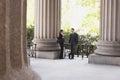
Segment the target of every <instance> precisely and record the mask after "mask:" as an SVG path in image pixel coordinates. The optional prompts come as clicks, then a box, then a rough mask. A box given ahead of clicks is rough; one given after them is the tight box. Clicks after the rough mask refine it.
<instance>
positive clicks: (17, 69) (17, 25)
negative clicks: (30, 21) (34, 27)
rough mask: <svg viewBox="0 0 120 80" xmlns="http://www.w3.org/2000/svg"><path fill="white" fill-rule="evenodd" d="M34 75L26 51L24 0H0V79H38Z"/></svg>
mask: <svg viewBox="0 0 120 80" xmlns="http://www.w3.org/2000/svg"><path fill="white" fill-rule="evenodd" d="M35 76H36V75H35V74H34V72H33V71H32V70H31V68H30V67H29V65H28V61H27V53H26V0H0V80H40V78H39V79H35ZM36 78H38V77H36Z"/></svg>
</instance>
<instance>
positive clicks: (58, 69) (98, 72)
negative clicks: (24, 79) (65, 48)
mask: <svg viewBox="0 0 120 80" xmlns="http://www.w3.org/2000/svg"><path fill="white" fill-rule="evenodd" d="M30 60H31V67H32V69H33V70H34V71H35V72H36V73H37V74H38V75H40V76H41V78H42V80H120V77H119V74H120V67H119V66H110V65H95V64H88V59H87V58H84V60H82V59H81V58H75V59H74V60H69V59H64V60H47V59H33V58H32V59H30Z"/></svg>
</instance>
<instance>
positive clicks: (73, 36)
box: [69, 33, 78, 45]
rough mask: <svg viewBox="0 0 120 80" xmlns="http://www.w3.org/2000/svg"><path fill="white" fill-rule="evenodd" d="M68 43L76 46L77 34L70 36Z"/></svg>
mask: <svg viewBox="0 0 120 80" xmlns="http://www.w3.org/2000/svg"><path fill="white" fill-rule="evenodd" d="M69 43H70V44H73V43H75V44H76V45H77V44H78V34H77V33H73V34H70V37H69Z"/></svg>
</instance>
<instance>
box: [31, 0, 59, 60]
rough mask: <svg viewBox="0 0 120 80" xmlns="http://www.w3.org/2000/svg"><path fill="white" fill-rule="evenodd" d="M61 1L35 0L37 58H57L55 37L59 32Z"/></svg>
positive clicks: (57, 47)
mask: <svg viewBox="0 0 120 80" xmlns="http://www.w3.org/2000/svg"><path fill="white" fill-rule="evenodd" d="M60 12H61V0H35V30H34V40H33V42H34V44H37V57H40V58H48V59H55V58H58V56H59V50H60V49H59V46H58V44H57V42H56V37H57V36H58V32H59V30H60V22H61V21H60V20H61V18H60V17H61V14H60Z"/></svg>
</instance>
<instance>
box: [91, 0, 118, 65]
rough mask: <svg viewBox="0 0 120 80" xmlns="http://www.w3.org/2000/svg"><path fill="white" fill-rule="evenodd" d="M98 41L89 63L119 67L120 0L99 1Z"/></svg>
mask: <svg viewBox="0 0 120 80" xmlns="http://www.w3.org/2000/svg"><path fill="white" fill-rule="evenodd" d="M100 31H101V33H100V40H99V42H98V46H97V50H96V51H95V54H93V55H91V56H90V57H89V62H90V63H104V64H118V65H120V62H118V60H120V0H101V24H100Z"/></svg>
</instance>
